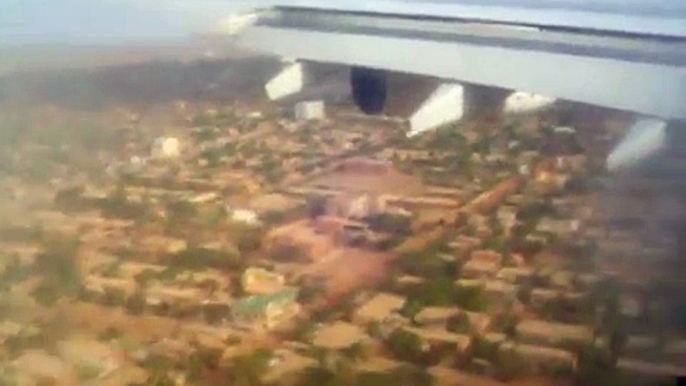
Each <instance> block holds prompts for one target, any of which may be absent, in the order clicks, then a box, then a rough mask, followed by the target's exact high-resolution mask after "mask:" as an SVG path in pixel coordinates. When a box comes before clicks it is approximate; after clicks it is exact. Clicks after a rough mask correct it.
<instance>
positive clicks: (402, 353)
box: [386, 328, 422, 362]
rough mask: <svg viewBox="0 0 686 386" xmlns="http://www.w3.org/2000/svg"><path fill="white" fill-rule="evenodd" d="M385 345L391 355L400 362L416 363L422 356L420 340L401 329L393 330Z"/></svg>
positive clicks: (413, 334)
mask: <svg viewBox="0 0 686 386" xmlns="http://www.w3.org/2000/svg"><path fill="white" fill-rule="evenodd" d="M386 344H387V345H388V348H389V349H390V350H391V352H392V353H393V355H394V356H395V357H396V358H398V359H400V360H406V361H410V362H416V361H419V360H420V357H421V355H422V340H421V338H420V337H419V336H418V335H417V334H415V333H413V332H410V331H407V330H404V329H402V328H398V329H396V330H394V331H393V332H392V333H391V334H390V335H389V336H388V339H387V340H386Z"/></svg>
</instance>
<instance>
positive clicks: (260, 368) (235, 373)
mask: <svg viewBox="0 0 686 386" xmlns="http://www.w3.org/2000/svg"><path fill="white" fill-rule="evenodd" d="M272 358H273V353H272V352H271V350H268V349H259V350H256V351H255V352H253V353H252V354H249V355H241V356H238V357H235V358H234V359H233V360H232V361H231V368H230V372H229V374H230V375H231V378H232V383H231V384H235V385H246V386H259V385H261V384H262V381H261V379H262V376H263V375H264V374H265V373H266V372H267V370H268V369H269V361H270V360H271V359H272Z"/></svg>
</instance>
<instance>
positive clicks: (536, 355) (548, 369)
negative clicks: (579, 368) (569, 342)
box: [500, 342, 577, 374]
mask: <svg viewBox="0 0 686 386" xmlns="http://www.w3.org/2000/svg"><path fill="white" fill-rule="evenodd" d="M500 350H504V351H507V350H511V351H512V352H514V353H515V354H516V355H518V356H520V357H521V358H522V359H524V361H525V362H526V364H527V365H528V366H529V367H531V368H532V370H534V371H535V372H540V373H547V374H559V373H560V372H569V373H571V372H573V371H574V370H576V365H577V358H576V355H575V354H573V353H571V352H569V351H565V350H561V349H558V348H550V347H541V346H533V345H528V344H513V343H509V342H506V343H503V344H502V345H501V346H500Z"/></svg>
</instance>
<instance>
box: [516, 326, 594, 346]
mask: <svg viewBox="0 0 686 386" xmlns="http://www.w3.org/2000/svg"><path fill="white" fill-rule="evenodd" d="M516 331H517V336H518V337H519V338H520V339H521V340H522V341H523V342H527V343H532V344H541V345H547V346H561V345H562V346H564V345H566V344H570V343H571V344H588V343H591V342H593V329H592V328H591V327H590V326H585V325H576V324H564V323H555V322H547V321H543V320H525V321H522V322H520V323H519V324H518V325H517V329H516Z"/></svg>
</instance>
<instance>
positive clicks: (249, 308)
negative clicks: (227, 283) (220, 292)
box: [231, 288, 300, 330]
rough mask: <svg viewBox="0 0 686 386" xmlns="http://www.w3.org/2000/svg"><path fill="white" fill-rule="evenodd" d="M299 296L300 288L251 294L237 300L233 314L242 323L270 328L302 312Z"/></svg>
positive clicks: (237, 321) (236, 320) (235, 319)
mask: <svg viewBox="0 0 686 386" xmlns="http://www.w3.org/2000/svg"><path fill="white" fill-rule="evenodd" d="M297 296H298V290H297V289H295V288H287V289H284V290H281V291H279V292H276V293H273V294H269V295H256V296H249V297H246V298H243V299H240V300H239V301H237V302H236V303H235V304H234V305H233V307H232V310H231V314H232V316H233V319H234V321H235V322H236V323H238V324H240V325H244V326H247V327H249V328H264V329H267V330H269V329H272V328H274V327H275V326H277V325H278V324H279V323H281V322H282V321H284V320H286V319H289V318H291V317H293V316H295V315H297V314H298V312H300V305H299V304H298V303H297V301H296V299H297Z"/></svg>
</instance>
